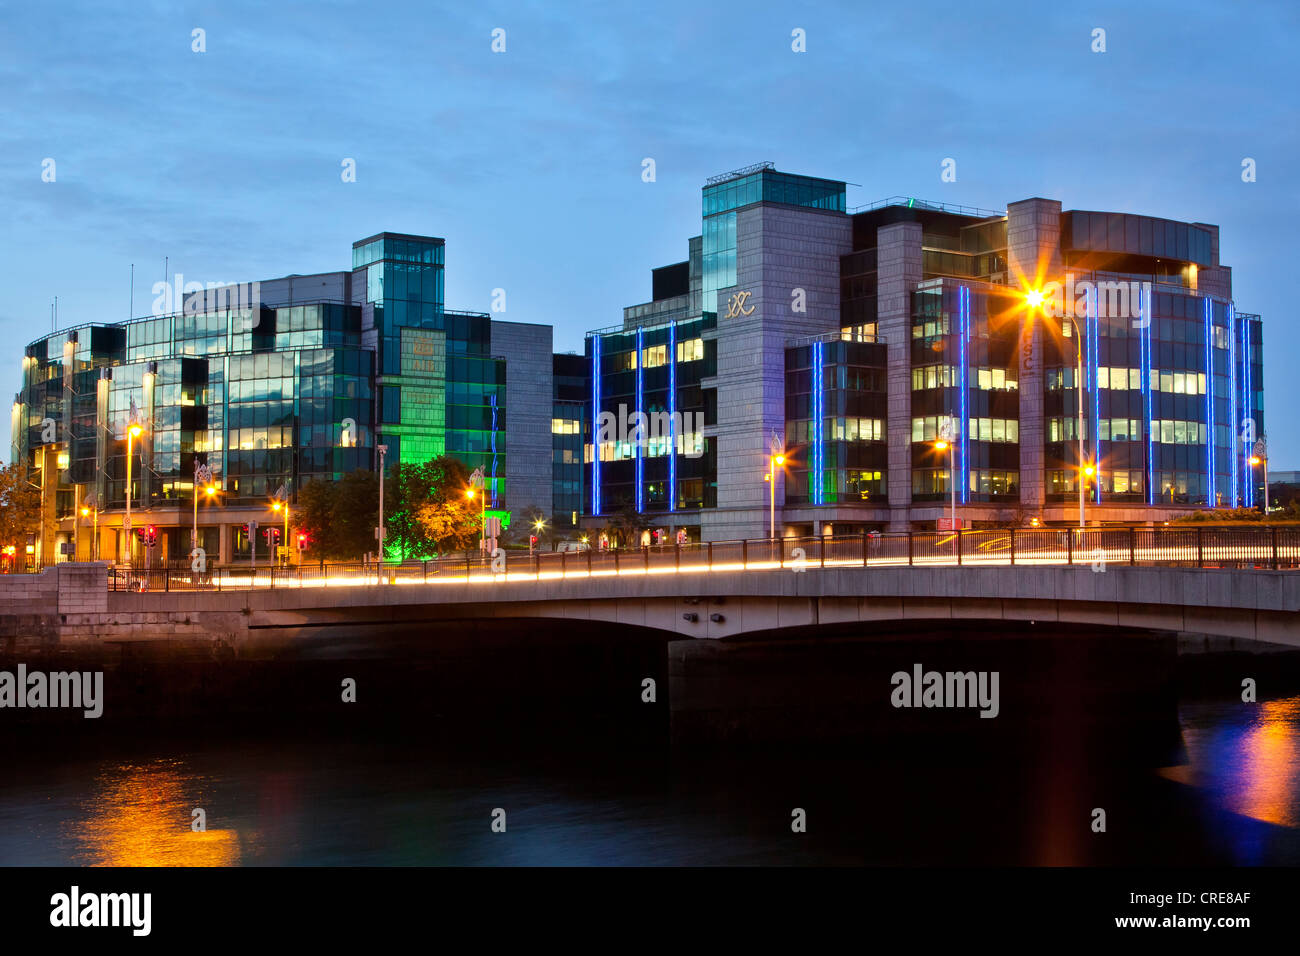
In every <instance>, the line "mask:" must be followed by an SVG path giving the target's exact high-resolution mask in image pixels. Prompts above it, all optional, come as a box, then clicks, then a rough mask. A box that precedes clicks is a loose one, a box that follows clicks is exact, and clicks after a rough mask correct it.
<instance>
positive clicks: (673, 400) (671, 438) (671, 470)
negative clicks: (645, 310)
mask: <svg viewBox="0 0 1300 956" xmlns="http://www.w3.org/2000/svg"><path fill="white" fill-rule="evenodd" d="M668 510H669V511H676V510H677V323H676V322H670V323H669V324H668Z"/></svg>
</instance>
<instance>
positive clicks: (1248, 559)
mask: <svg viewBox="0 0 1300 956" xmlns="http://www.w3.org/2000/svg"><path fill="white" fill-rule="evenodd" d="M958 565H959V566H962V567H999V566H1005V567H1012V566H1016V567H1023V566H1030V565H1081V566H1089V565H1090V566H1092V567H1093V568H1094V569H1095V570H1099V571H1100V570H1103V569H1104V568H1105V567H1107V566H1112V565H1161V566H1168V567H1188V568H1255V569H1269V570H1279V569H1285V570H1292V569H1300V527H1294V526H1267V527H1261V528H1224V527H1177V528H1174V527H1159V528H1089V529H1086V530H1080V529H1078V528H1015V529H990V530H971V531H957V532H952V531H908V532H902V533H897V534H879V533H872V532H868V533H864V534H853V535H841V536H836V537H821V538H818V537H810V538H777V539H772V538H756V539H749V540H744V541H711V542H704V543H690V544H684V545H672V544H670V545H656V546H651V547H645V548H613V549H609V550H585V551H534V552H531V553H530V552H527V551H502V552H499V553H498V554H497V556H496V557H495V558H492V557H485V556H484V555H482V554H481V553H479V552H467V553H465V554H458V555H451V556H446V557H441V558H434V559H430V560H427V561H408V562H405V563H402V564H385V565H383V566H382V567H380V566H378V565H376V564H374V563H370V564H363V563H360V562H356V563H332V564H299V565H290V566H277V567H258V568H256V569H252V568H250V567H247V566H243V567H240V566H226V567H218V566H210V567H209V568H208V569H207V570H206V571H204V572H196V571H193V570H190V569H189V568H158V569H152V570H146V569H137V568H122V567H117V568H110V569H109V570H108V587H109V590H112V591H165V592H170V591H193V590H202V591H223V590H244V589H250V588H285V587H289V588H294V587H298V588H302V587H355V586H366V585H381V584H388V585H402V584H439V583H455V582H459V583H462V584H464V583H470V582H475V581H496V582H501V581H510V580H552V579H562V578H574V577H579V578H580V577H596V576H601V575H621V574H708V573H713V572H728V571H730V572H735V571H770V570H789V571H813V570H819V569H822V568H871V567H943V566H958Z"/></svg>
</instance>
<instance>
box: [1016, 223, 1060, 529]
mask: <svg viewBox="0 0 1300 956" xmlns="http://www.w3.org/2000/svg"><path fill="white" fill-rule="evenodd" d="M1007 266H1008V269H1009V272H1010V275H1009V276H1008V279H1009V280H1010V282H1011V284H1012V286H1013V287H1016V288H1019V287H1020V283H1024V284H1025V285H1027V286H1029V287H1030V288H1038V287H1040V286H1041V285H1042V284H1043V283H1046V282H1050V281H1053V280H1055V281H1058V282H1059V281H1063V280H1064V278H1065V277H1064V275H1063V274H1062V266H1061V204H1060V202H1058V201H1057V200H1055V199H1025V200H1021V201H1020V202H1013V203H1011V204H1010V205H1009V206H1007ZM1025 315H1026V316H1027V315H1028V312H1026V313H1025ZM1058 321H1066V320H1064V319H1049V318H1044V317H1043V316H1042V315H1041V314H1040V313H1035V314H1034V317H1033V321H1032V322H1026V321H1023V320H1022V321H1021V327H1020V503H1021V505H1022V506H1023V507H1024V508H1025V509H1026V510H1028V511H1029V512H1030V513H1031V514H1041V513H1042V511H1043V507H1044V504H1045V503H1046V500H1047V498H1046V494H1047V485H1046V480H1045V479H1046V476H1045V474H1044V442H1045V440H1046V438H1047V435H1046V430H1045V428H1044V426H1043V334H1044V328H1043V324H1044V322H1049V323H1053V325H1052V327H1051V328H1050V329H1049V330H1047V334H1049V335H1060V330H1059V329H1057V328H1056V327H1055V324H1054V323H1056V322H1058ZM1068 341H1069V343H1071V344H1073V343H1074V341H1075V340H1074V339H1070V340H1068ZM1068 349H1069V346H1068V345H1067V351H1068Z"/></svg>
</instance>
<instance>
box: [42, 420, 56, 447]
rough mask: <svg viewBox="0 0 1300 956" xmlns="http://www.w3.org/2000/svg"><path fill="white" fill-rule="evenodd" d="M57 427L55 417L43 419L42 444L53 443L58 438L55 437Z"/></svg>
mask: <svg viewBox="0 0 1300 956" xmlns="http://www.w3.org/2000/svg"><path fill="white" fill-rule="evenodd" d="M56 432H57V428H56V426H55V423H54V419H53V418H42V419H41V442H42V444H46V445H49V444H52V443H53V442H55V441H57V440H58V439H57V438H56V437H55V435H56Z"/></svg>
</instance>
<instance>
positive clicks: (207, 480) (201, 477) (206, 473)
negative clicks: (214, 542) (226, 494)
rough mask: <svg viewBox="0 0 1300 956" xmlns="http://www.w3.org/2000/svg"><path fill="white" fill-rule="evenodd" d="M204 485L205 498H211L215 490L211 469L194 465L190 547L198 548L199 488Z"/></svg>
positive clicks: (196, 463) (197, 464)
mask: <svg viewBox="0 0 1300 956" xmlns="http://www.w3.org/2000/svg"><path fill="white" fill-rule="evenodd" d="M200 485H204V486H205V491H206V494H207V497H208V498H209V499H211V498H212V496H213V495H215V494H216V492H217V490H216V488H214V487H213V485H212V469H211V468H209V467H208V466H207V465H200V464H199V463H198V462H195V463H194V533H193V535H192V537H191V541H190V547H191V548H197V547H198V546H199V486H200Z"/></svg>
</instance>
